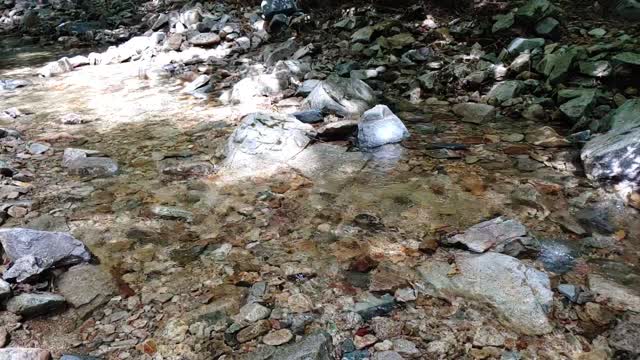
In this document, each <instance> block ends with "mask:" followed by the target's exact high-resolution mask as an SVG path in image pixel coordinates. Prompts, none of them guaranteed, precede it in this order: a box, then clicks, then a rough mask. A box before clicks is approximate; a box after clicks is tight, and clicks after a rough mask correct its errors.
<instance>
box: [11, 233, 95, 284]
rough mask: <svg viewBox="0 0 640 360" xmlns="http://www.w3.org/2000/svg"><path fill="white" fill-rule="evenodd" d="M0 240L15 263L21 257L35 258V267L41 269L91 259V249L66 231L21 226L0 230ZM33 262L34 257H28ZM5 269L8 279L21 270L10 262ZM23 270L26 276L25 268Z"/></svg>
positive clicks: (17, 274) (19, 274)
mask: <svg viewBox="0 0 640 360" xmlns="http://www.w3.org/2000/svg"><path fill="white" fill-rule="evenodd" d="M0 243H2V247H3V249H4V252H5V254H6V256H7V257H8V258H9V259H10V260H11V261H12V262H13V263H14V266H15V265H16V264H18V262H19V261H21V259H24V258H26V259H29V260H37V261H35V264H36V267H37V269H38V270H40V271H44V270H46V269H48V268H51V267H58V266H68V265H74V264H78V263H82V262H88V261H89V260H91V257H92V255H91V253H90V252H89V250H88V249H87V248H86V247H85V245H84V244H83V243H82V242H81V241H79V240H77V239H75V238H74V237H73V236H71V235H69V234H67V233H61V232H50V231H38V230H30V229H22V228H11V229H2V230H0ZM30 262H31V263H34V261H30ZM7 273H9V275H10V276H11V278H12V279H15V278H21V277H22V272H21V271H15V270H13V266H12V267H11V268H9V270H7V271H6V272H5V274H4V278H5V279H7V276H8V275H7ZM25 273H26V274H28V275H29V276H28V277H30V276H31V273H30V271H29V268H27V269H25Z"/></svg>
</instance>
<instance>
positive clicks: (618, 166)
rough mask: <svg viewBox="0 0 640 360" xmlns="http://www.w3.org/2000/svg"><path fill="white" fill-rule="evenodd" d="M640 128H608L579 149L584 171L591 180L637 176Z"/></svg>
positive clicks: (634, 180)
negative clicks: (609, 129)
mask: <svg viewBox="0 0 640 360" xmlns="http://www.w3.org/2000/svg"><path fill="white" fill-rule="evenodd" d="M638 139H640V127H636V128H631V129H628V130H627V129H624V128H623V129H620V130H616V129H614V130H611V131H609V132H608V133H606V134H603V135H600V136H597V137H594V138H593V139H592V140H590V141H589V142H587V144H586V145H585V146H584V147H583V148H582V152H581V154H580V157H581V159H582V163H583V164H584V168H585V173H586V174H587V176H588V177H589V178H590V179H592V180H601V181H604V180H615V181H622V180H627V181H631V182H637V181H638V180H639V179H640V165H638V164H640V142H638Z"/></svg>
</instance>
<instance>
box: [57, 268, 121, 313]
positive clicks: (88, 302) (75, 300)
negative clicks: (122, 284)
mask: <svg viewBox="0 0 640 360" xmlns="http://www.w3.org/2000/svg"><path fill="white" fill-rule="evenodd" d="M56 285H57V288H58V290H59V291H60V294H62V295H63V296H64V298H65V299H66V301H67V302H69V304H71V305H72V306H73V307H74V308H76V309H79V311H80V312H81V314H82V315H84V314H88V313H90V312H92V311H93V310H95V308H96V307H98V306H100V305H102V304H104V303H106V302H107V301H109V298H110V297H111V296H112V295H114V294H115V293H116V290H117V289H116V288H115V286H114V283H113V278H112V277H111V275H110V274H108V273H107V272H105V271H104V270H102V268H100V267H99V266H95V265H89V264H80V265H76V266H73V267H71V268H70V269H69V270H68V271H67V272H65V273H63V274H62V275H60V277H59V278H58V279H57V281H56Z"/></svg>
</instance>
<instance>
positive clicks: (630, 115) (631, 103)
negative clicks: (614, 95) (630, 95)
mask: <svg viewBox="0 0 640 360" xmlns="http://www.w3.org/2000/svg"><path fill="white" fill-rule="evenodd" d="M635 127H640V99H629V100H627V101H625V102H624V103H623V104H622V105H621V106H620V107H619V108H617V109H615V110H613V111H612V112H611V113H610V114H609V115H607V116H606V118H605V120H604V124H603V126H602V127H601V128H600V129H599V130H600V131H606V130H610V129H616V130H622V129H631V128H635Z"/></svg>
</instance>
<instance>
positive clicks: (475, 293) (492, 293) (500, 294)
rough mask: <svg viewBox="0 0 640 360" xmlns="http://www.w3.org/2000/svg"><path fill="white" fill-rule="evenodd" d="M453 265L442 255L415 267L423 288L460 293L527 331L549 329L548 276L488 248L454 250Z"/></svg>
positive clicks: (537, 332)
mask: <svg viewBox="0 0 640 360" xmlns="http://www.w3.org/2000/svg"><path fill="white" fill-rule="evenodd" d="M455 269H456V271H455V272H454V273H452V270H453V268H452V265H450V264H449V262H448V261H447V260H445V259H443V260H428V261H427V262H426V264H424V265H422V266H421V267H419V272H420V274H421V276H422V279H423V283H424V289H425V292H426V293H427V294H429V295H432V296H438V297H444V298H447V297H449V296H460V297H463V298H466V299H468V300H471V301H479V302H481V303H484V304H486V305H488V306H490V307H491V308H492V309H494V311H495V312H496V314H497V315H498V318H499V320H501V321H502V322H505V323H506V324H508V326H510V327H511V328H513V329H514V330H516V331H519V332H521V333H523V334H527V335H542V334H546V333H549V332H551V331H552V329H553V327H552V325H551V323H550V322H549V319H548V318H547V312H548V311H549V310H550V307H551V305H552V302H553V293H552V292H551V289H550V280H549V277H548V276H547V275H546V274H545V273H543V272H540V271H538V270H536V269H534V268H532V267H529V266H527V265H525V264H524V263H522V262H520V261H519V260H518V259H516V258H513V257H511V256H507V255H503V254H499V253H494V252H488V253H485V254H482V255H471V254H467V253H456V254H455Z"/></svg>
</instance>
